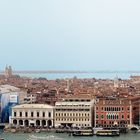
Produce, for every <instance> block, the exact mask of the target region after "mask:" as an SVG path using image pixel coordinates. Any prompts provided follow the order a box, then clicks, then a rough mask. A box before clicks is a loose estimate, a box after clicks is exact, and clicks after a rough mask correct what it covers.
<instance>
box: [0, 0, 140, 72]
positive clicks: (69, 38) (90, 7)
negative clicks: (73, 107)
mask: <svg viewBox="0 0 140 140" xmlns="http://www.w3.org/2000/svg"><path fill="white" fill-rule="evenodd" d="M6 64H8V65H12V66H13V68H14V69H16V70H140V0H0V69H3V68H4V67H5V65H6Z"/></svg>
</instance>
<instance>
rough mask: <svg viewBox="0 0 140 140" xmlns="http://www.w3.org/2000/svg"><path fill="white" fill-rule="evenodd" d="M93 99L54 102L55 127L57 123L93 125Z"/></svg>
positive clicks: (72, 125) (70, 125) (80, 125)
mask: <svg viewBox="0 0 140 140" xmlns="http://www.w3.org/2000/svg"><path fill="white" fill-rule="evenodd" d="M93 109H94V99H93V100H91V99H70V100H63V101H61V102H56V104H55V116H54V117H55V118H54V120H55V121H54V123H55V127H57V126H59V125H63V126H69V127H92V126H93Z"/></svg>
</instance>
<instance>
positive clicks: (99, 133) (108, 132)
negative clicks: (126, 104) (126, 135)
mask: <svg viewBox="0 0 140 140" xmlns="http://www.w3.org/2000/svg"><path fill="white" fill-rule="evenodd" d="M96 136H120V131H119V130H99V131H97V133H96Z"/></svg>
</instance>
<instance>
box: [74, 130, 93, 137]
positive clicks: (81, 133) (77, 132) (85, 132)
mask: <svg viewBox="0 0 140 140" xmlns="http://www.w3.org/2000/svg"><path fill="white" fill-rule="evenodd" d="M72 135H73V136H93V131H92V130H75V131H73V132H72Z"/></svg>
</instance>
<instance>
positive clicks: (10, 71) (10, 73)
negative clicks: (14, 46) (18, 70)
mask: <svg viewBox="0 0 140 140" xmlns="http://www.w3.org/2000/svg"><path fill="white" fill-rule="evenodd" d="M8 73H9V77H11V76H12V67H11V66H9V71H8Z"/></svg>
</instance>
